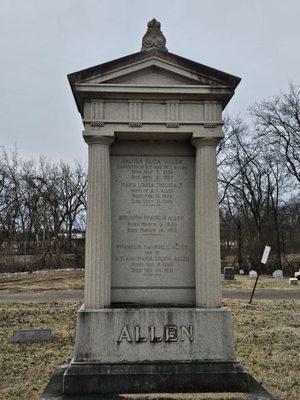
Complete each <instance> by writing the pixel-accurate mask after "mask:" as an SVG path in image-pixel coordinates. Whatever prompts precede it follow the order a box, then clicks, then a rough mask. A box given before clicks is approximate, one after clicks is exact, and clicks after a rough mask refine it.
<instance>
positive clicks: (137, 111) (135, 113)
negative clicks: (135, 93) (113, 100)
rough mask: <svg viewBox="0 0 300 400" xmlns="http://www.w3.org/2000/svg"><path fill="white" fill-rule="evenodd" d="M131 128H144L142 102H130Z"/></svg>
mask: <svg viewBox="0 0 300 400" xmlns="http://www.w3.org/2000/svg"><path fill="white" fill-rule="evenodd" d="M128 104H129V123H128V125H129V126H132V127H140V126H142V122H140V121H141V120H142V100H129V101H128Z"/></svg>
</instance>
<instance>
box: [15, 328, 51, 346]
mask: <svg viewBox="0 0 300 400" xmlns="http://www.w3.org/2000/svg"><path fill="white" fill-rule="evenodd" d="M51 340H52V332H51V330H50V329H22V330H18V331H13V337H12V341H13V342H19V343H29V342H50V341H51Z"/></svg>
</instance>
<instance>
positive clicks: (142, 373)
mask: <svg viewBox="0 0 300 400" xmlns="http://www.w3.org/2000/svg"><path fill="white" fill-rule="evenodd" d="M167 392H169V393H188V392H193V393H210V392H212V393H216V392H219V393H223V394H225V396H226V393H233V392H234V393H237V396H236V397H234V399H243V400H245V399H249V400H250V399H251V400H254V399H257V400H272V399H273V397H272V396H271V395H270V394H269V393H268V392H266V391H265V390H264V389H263V388H262V386H261V385H260V384H259V383H258V382H257V381H256V380H255V379H254V378H253V377H252V376H251V375H249V374H248V373H246V372H244V369H243V367H242V365H241V364H239V363H237V362H235V363H225V362H223V363H222V362H217V363H212V362H207V363H205V362H201V363H188V362H182V363H129V364H89V363H86V364H83V363H80V364H76V363H71V364H70V366H68V367H67V366H62V367H58V368H57V369H56V370H55V372H54V374H53V375H52V377H51V380H50V382H49V384H48V385H47V387H46V389H45V391H44V393H43V394H42V397H41V400H96V399H97V400H100V399H121V398H122V397H120V396H118V394H122V393H167ZM246 394H249V396H248V395H246ZM157 398H158V399H159V395H158V396H157ZM197 398H200V399H201V395H200V396H199V395H197ZM214 398H215V396H214ZM220 398H223V396H221V397H220ZM226 398H227V397H226Z"/></svg>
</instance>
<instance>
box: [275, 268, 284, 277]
mask: <svg viewBox="0 0 300 400" xmlns="http://www.w3.org/2000/svg"><path fill="white" fill-rule="evenodd" d="M273 278H275V279H282V278H283V273H282V270H281V269H276V271H274V272H273Z"/></svg>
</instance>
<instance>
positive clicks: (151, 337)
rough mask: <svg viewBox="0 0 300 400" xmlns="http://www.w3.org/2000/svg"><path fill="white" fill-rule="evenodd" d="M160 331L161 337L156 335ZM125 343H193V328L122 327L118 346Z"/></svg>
mask: <svg viewBox="0 0 300 400" xmlns="http://www.w3.org/2000/svg"><path fill="white" fill-rule="evenodd" d="M158 331H161V335H159V334H158ZM123 340H124V341H126V342H127V343H133V342H134V343H143V342H151V343H159V342H166V343H172V342H178V340H179V341H181V342H184V341H185V340H189V341H190V342H193V341H194V329H193V326H191V325H190V326H188V327H187V326H184V325H182V326H177V325H165V326H164V327H162V328H161V329H157V327H156V326H154V325H150V326H148V329H147V328H144V329H143V328H142V327H141V326H140V325H135V326H134V327H133V328H130V327H128V326H126V325H125V326H124V327H123V328H122V330H121V333H120V335H119V336H118V339H117V342H118V344H119V343H121V342H123Z"/></svg>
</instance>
